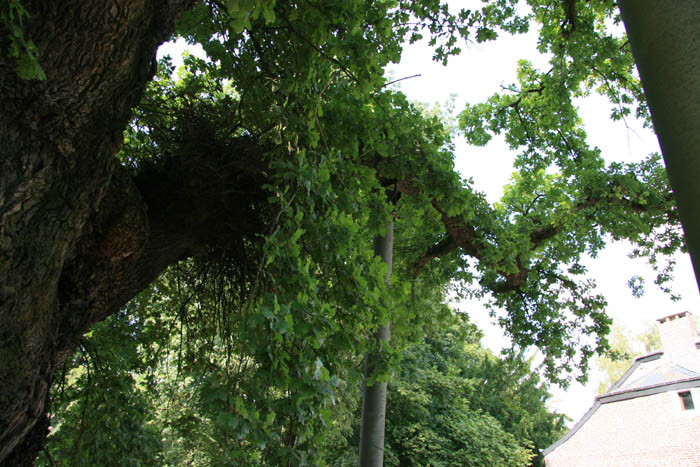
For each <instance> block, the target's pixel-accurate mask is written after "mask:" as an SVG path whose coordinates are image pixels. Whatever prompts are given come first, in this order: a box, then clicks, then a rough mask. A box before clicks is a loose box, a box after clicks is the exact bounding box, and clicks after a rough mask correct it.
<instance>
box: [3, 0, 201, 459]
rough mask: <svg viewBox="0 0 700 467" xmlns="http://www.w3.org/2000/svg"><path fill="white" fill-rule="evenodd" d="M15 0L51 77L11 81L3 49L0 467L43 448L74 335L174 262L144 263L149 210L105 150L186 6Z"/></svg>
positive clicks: (114, 141) (125, 0) (171, 0)
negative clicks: (55, 386) (52, 390)
mask: <svg viewBox="0 0 700 467" xmlns="http://www.w3.org/2000/svg"><path fill="white" fill-rule="evenodd" d="M22 3H23V4H24V6H25V7H26V9H27V10H28V11H29V13H30V14H31V19H30V21H29V22H28V23H25V26H26V29H25V36H27V37H28V38H30V39H31V40H33V41H34V42H35V43H36V44H37V46H38V48H39V50H40V53H41V55H40V62H41V64H42V66H43V68H44V70H45V72H46V75H47V80H46V81H45V82H37V81H23V80H20V79H18V77H17V75H16V73H15V71H14V67H15V64H14V62H13V60H12V59H10V58H8V57H7V56H6V55H4V51H5V50H6V48H5V47H4V45H5V44H2V45H3V47H2V48H1V49H2V50H3V55H2V56H0V108H1V109H2V112H0V148H2V149H1V150H2V156H1V157H0V322H2V326H1V327H0V381H1V382H2V386H1V387H0V464H3V465H13V466H15V465H29V464H31V463H32V462H33V459H34V458H35V456H36V453H37V450H38V449H39V448H40V447H41V443H42V440H43V438H44V436H45V434H46V431H47V426H48V425H47V422H46V419H45V411H46V404H47V400H48V397H47V393H48V390H49V387H50V384H51V381H52V379H53V376H54V373H55V371H56V369H57V368H58V367H60V365H61V364H62V362H63V361H64V360H65V358H66V357H67V356H68V355H70V354H71V353H72V351H73V350H74V349H75V346H76V344H77V342H78V340H79V339H80V336H81V335H82V334H83V333H84V332H85V331H86V330H87V329H88V328H89V326H90V325H91V324H93V323H94V322H96V321H97V320H100V319H104V318H105V317H106V316H108V315H109V314H110V313H113V312H115V311H116V310H118V309H119V307H120V306H122V305H123V304H124V303H125V301H126V300H128V299H129V298H130V297H131V296H133V295H134V294H135V293H136V292H138V290H139V289H141V288H143V287H144V286H145V284H147V283H148V281H149V280H150V279H152V278H153V277H154V275H155V274H156V273H157V271H154V269H157V268H158V267H162V265H163V263H166V264H167V262H168V261H172V260H173V257H175V256H177V254H178V253H177V252H170V253H169V256H170V258H167V259H163V258H161V259H160V260H159V262H158V264H157V265H149V264H148V263H147V262H146V261H145V260H146V259H147V258H148V256H149V254H151V255H152V254H153V251H154V250H153V248H150V249H149V239H150V238H151V237H150V236H149V232H151V228H150V226H149V218H148V209H147V205H146V203H145V202H144V200H143V199H142V197H141V194H140V192H139V190H138V189H137V187H136V185H135V184H134V182H133V181H132V180H131V178H130V177H129V176H128V175H127V174H126V173H125V172H124V171H123V170H122V169H121V167H120V166H119V164H118V163H117V161H116V160H115V158H114V154H115V153H116V152H117V150H118V149H119V145H120V144H121V141H122V132H123V130H124V128H125V126H126V123H127V121H128V118H129V114H130V110H131V108H132V107H133V106H134V105H136V104H137V103H138V101H139V98H140V96H141V94H142V92H143V88H144V85H145V83H146V82H147V81H148V80H149V79H150V78H151V76H152V74H153V72H154V67H153V63H154V57H155V52H156V49H157V47H158V45H159V44H160V43H161V42H162V41H164V40H165V39H167V37H168V35H169V34H170V33H171V32H172V30H173V28H174V21H175V19H176V18H177V17H178V15H179V14H180V13H181V12H182V11H183V10H184V9H185V8H187V7H188V6H189V5H190V4H191V3H192V0H118V1H111V2H102V1H87V2H86V1H43V0H42V1H38V0H37V1H31V0H23V1H22ZM4 38H5V33H4V32H3V33H2V40H4ZM161 256H163V255H161Z"/></svg>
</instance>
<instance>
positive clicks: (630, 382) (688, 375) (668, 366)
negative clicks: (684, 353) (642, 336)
mask: <svg viewBox="0 0 700 467" xmlns="http://www.w3.org/2000/svg"><path fill="white" fill-rule="evenodd" d="M662 356H663V352H661V351H658V352H652V353H650V354H647V355H642V356H641V357H637V358H636V359H635V360H634V363H633V364H632V366H631V367H630V368H629V369H628V370H627V371H626V372H625V374H624V375H622V377H621V378H620V379H619V380H618V381H617V383H615V384H614V385H613V386H612V387H611V388H610V390H609V391H608V392H606V393H605V394H601V395H599V396H596V398H595V400H594V402H593V406H592V407H591V408H590V409H588V412H586V414H585V415H584V416H583V417H582V418H581V420H579V421H578V422H577V423H576V424H575V425H574V426H573V427H572V428H571V430H569V432H568V433H567V434H566V435H564V436H563V437H562V438H561V439H559V440H558V441H557V442H556V443H554V444H552V445H551V446H550V447H548V448H547V449H545V450H544V452H543V454H544V455H545V456H546V455H547V454H549V453H550V452H552V451H554V450H555V449H556V448H558V447H559V446H561V445H562V444H564V443H565V442H566V441H567V440H568V439H569V438H571V437H572V436H573V435H574V434H575V433H576V432H577V431H578V430H579V429H580V428H581V427H582V426H583V425H584V423H586V422H587V421H588V419H589V418H591V417H592V416H593V414H594V413H595V412H596V411H597V410H598V408H599V407H600V406H601V405H603V404H609V403H611V402H618V401H621V400H627V399H634V398H637V397H645V396H651V395H653V394H658V393H661V392H667V391H678V390H682V389H689V388H695V387H700V373H697V372H695V371H692V370H689V369H687V368H684V367H682V366H681V365H678V364H677V363H674V362H672V361H668V360H665V359H662V358H661V357H662Z"/></svg>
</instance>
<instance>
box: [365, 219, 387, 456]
mask: <svg viewBox="0 0 700 467" xmlns="http://www.w3.org/2000/svg"><path fill="white" fill-rule="evenodd" d="M393 250H394V222H393V221H391V222H390V223H389V226H388V228H387V232H386V235H385V236H384V237H375V239H374V254H375V255H377V256H381V258H382V261H384V262H385V263H386V264H387V265H388V266H389V269H388V272H387V275H386V280H387V282H388V281H389V279H390V278H391V267H392V263H393ZM390 336H391V333H390V323H389V322H387V323H386V324H385V325H383V326H381V327H380V328H379V329H378V330H377V332H376V333H375V336H374V337H375V339H376V348H375V349H374V350H373V351H371V352H368V353H367V356H366V357H365V384H364V391H363V393H362V425H361V428H360V455H359V462H358V464H359V465H360V467H370V466H371V467H381V466H382V465H383V464H384V426H385V421H386V386H387V383H380V382H375V383H374V384H373V385H371V386H368V385H367V381H368V379H369V378H370V377H371V375H372V374H373V373H374V371H375V370H376V368H377V367H378V366H379V364H380V363H381V361H382V358H383V353H382V347H383V346H384V345H386V344H388V343H389V338H390Z"/></svg>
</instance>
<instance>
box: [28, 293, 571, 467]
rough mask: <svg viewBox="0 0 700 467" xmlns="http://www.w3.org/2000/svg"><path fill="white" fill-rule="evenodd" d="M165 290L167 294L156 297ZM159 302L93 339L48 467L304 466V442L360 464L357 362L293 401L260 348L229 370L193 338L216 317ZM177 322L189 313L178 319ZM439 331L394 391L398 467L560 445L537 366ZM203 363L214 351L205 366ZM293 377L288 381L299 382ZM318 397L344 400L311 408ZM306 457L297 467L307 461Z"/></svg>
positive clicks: (479, 460) (405, 365) (453, 329)
mask: <svg viewBox="0 0 700 467" xmlns="http://www.w3.org/2000/svg"><path fill="white" fill-rule="evenodd" d="M167 287H168V285H167V283H166V282H165V281H159V283H158V284H157V288H158V293H163V292H165V291H166V289H167ZM154 292H155V290H153V291H149V292H146V293H144V294H142V295H141V296H140V297H139V298H138V299H137V300H134V301H133V302H132V303H131V304H130V306H129V307H128V308H127V309H126V310H125V311H124V312H123V313H120V314H119V315H116V316H113V317H111V318H110V319H108V320H107V321H105V322H103V323H101V324H100V325H98V326H97V327H96V328H95V329H94V330H93V331H92V332H91V333H90V335H88V336H86V338H85V340H84V343H83V345H82V347H81V351H80V352H79V353H77V354H76V356H75V358H74V359H73V360H72V362H71V363H70V364H69V365H68V366H67V367H66V374H65V375H64V376H63V379H62V384H61V385H60V386H57V387H56V388H55V394H54V407H53V412H54V413H53V415H52V417H53V429H52V434H51V436H50V438H49V443H48V446H47V450H46V452H45V453H44V454H43V456H42V457H40V459H39V461H40V464H41V465H48V463H49V461H48V459H49V458H50V459H51V460H52V462H54V463H55V464H60V465H64V464H65V465H109V464H110V463H111V461H112V460H113V459H116V458H119V459H120V463H121V464H120V465H202V466H204V465H241V464H244V465H246V464H264V465H279V464H280V463H283V462H284V461H285V460H288V459H290V458H294V456H293V455H292V454H291V452H290V447H292V446H293V444H294V443H299V442H300V441H299V440H298V438H299V437H302V436H306V437H309V438H310V439H312V440H313V442H306V443H304V444H305V445H307V446H308V447H310V448H312V449H314V450H317V452H312V453H306V454H307V456H310V455H313V456H314V459H315V460H314V463H315V464H318V463H323V462H327V463H328V465H353V464H355V463H356V462H357V461H356V458H357V437H358V436H359V433H358V430H359V407H360V405H361V403H360V402H361V401H360V400H359V398H360V394H361V391H360V385H359V381H361V374H360V373H359V370H358V369H353V366H355V365H353V362H352V358H350V357H351V356H352V355H351V354H348V357H349V358H348V361H347V366H346V368H345V369H338V370H335V371H334V373H335V374H336V376H333V377H329V371H328V369H326V367H324V366H322V365H321V364H317V366H316V367H315V368H312V369H308V376H306V377H303V376H302V377H301V378H299V377H297V378H296V379H297V380H299V381H296V382H295V384H294V387H293V388H292V387H291V385H288V387H289V389H288V390H286V391H285V390H282V387H283V383H280V382H279V378H280V373H281V372H280V370H279V369H274V370H273V371H267V370H266V368H265V366H266V365H267V363H266V361H265V358H264V357H261V356H260V355H256V356H255V358H254V359H253V358H251V356H249V355H246V356H245V357H243V356H242V355H244V354H245V353H246V350H245V347H246V346H245V344H248V345H250V344H253V343H255V342H256V341H257V340H259V339H254V338H252V337H251V336H248V337H247V338H245V340H244V341H243V342H238V343H233V342H232V343H230V345H233V346H234V347H235V350H234V351H235V352H236V353H237V355H236V356H235V357H234V358H232V359H231V360H229V361H226V358H223V356H228V355H230V354H228V353H227V352H230V351H231V350H230V349H229V350H227V349H226V348H225V347H226V346H225V345H224V344H223V342H222V341H220V340H219V341H218V342H217V339H214V341H213V342H211V341H210V342H207V338H206V336H205V335H204V334H202V330H201V329H197V328H199V327H200V326H196V325H193V324H191V323H190V324H188V321H189V320H190V319H192V317H193V316H196V315H199V316H198V319H202V320H213V319H215V318H216V317H215V316H212V315H209V314H207V313H206V311H204V309H205V308H201V309H198V308H199V306H200V305H202V306H204V305H209V306H212V305H213V304H212V303H206V304H200V305H197V304H195V303H189V304H187V303H185V302H180V303H176V302H175V301H163V300H159V299H157V298H156V294H154ZM172 295H173V296H179V295H178V294H177V293H172ZM181 298H183V297H181ZM172 308H178V309H179V310H180V313H179V314H177V315H176V316H174V317H169V316H168V315H169V310H170V309H172ZM185 311H187V314H185ZM444 312H446V310H444ZM200 313H201V315H200ZM426 313H431V314H432V315H435V314H436V311H435V310H434V311H433V312H430V310H426ZM437 314H438V315H440V314H441V313H437ZM441 322H442V325H441V326H440V327H439V328H437V327H436V328H435V329H433V330H431V331H430V333H429V335H427V336H426V337H425V338H424V339H423V340H422V342H420V343H417V344H413V345H411V346H409V347H408V348H406V349H405V350H404V351H402V359H401V363H400V365H399V367H398V370H397V372H396V374H395V376H394V377H393V378H392V380H391V384H390V389H389V411H388V414H387V447H386V464H387V465H475V466H477V465H483V466H490V465H512V466H516V465H530V463H529V459H530V457H531V456H533V455H535V453H537V452H538V451H539V450H540V449H542V448H544V447H547V446H548V445H549V444H551V443H552V442H553V441H555V440H556V439H557V437H558V436H559V435H560V434H561V429H562V422H563V420H562V418H563V417H562V416H561V415H556V414H552V413H550V412H549V411H548V410H547V408H546V405H545V404H546V401H547V399H548V397H549V394H548V393H547V391H546V388H545V387H544V385H543V384H542V383H541V382H540V380H539V377H538V376H537V374H536V373H533V372H531V371H530V366H529V363H528V362H525V361H523V360H521V359H520V358H513V359H508V360H499V359H497V358H496V357H494V356H493V355H492V354H491V353H490V352H489V351H487V350H484V349H483V348H481V347H480V344H479V341H480V337H481V336H480V333H479V332H478V331H477V330H476V328H475V327H474V326H473V325H471V324H469V323H468V322H467V321H466V317H465V316H460V315H455V316H450V315H449V314H448V315H445V314H444V313H443V318H442V319H441ZM274 326H275V325H274V324H271V326H270V327H274ZM257 331H258V332H268V333H270V334H271V335H277V336H279V335H284V334H283V333H282V334H277V333H275V332H274V331H269V330H264V329H258V330H257ZM202 349H209V351H208V352H206V353H204V352H202V354H201V355H198V350H199V351H200V352H201V351H202ZM264 350H265V351H266V350H267V349H264ZM306 352H308V349H307V350H306ZM214 355H219V356H221V357H222V358H218V359H216V358H213V356H214ZM336 360H337V359H336ZM253 362H256V363H257V364H256V365H253ZM289 363H290V364H289V367H288V368H287V371H290V372H292V373H297V372H300V368H298V367H296V365H294V364H293V362H289ZM356 363H357V362H355V364H356ZM337 375H342V379H341V378H339V377H338V376H337ZM319 393H321V394H324V393H325V394H332V395H333V396H332V397H330V398H329V400H326V401H323V402H322V401H319V400H316V401H315V400H313V398H314V397H317V394H319ZM306 398H308V399H309V400H305V399H306ZM319 402H321V403H320V404H319ZM324 402H325V403H324ZM319 407H320V414H314V413H313V410H314V408H316V409H318V408H319ZM318 415H320V417H321V419H322V422H321V425H316V424H315V422H314V418H315V417H317V416H318ZM292 438H295V439H294V440H292ZM300 456H301V457H300V458H298V459H297V462H300V463H304V462H308V461H309V459H308V458H305V456H304V453H301V454H300ZM316 456H319V457H316ZM536 459H537V458H536ZM537 461H538V462H541V459H537ZM535 465H540V464H539V463H537V464H535Z"/></svg>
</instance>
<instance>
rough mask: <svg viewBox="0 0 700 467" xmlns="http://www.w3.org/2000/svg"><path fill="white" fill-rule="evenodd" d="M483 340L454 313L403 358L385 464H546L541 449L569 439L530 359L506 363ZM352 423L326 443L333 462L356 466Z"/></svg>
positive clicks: (392, 388)
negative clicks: (338, 435) (485, 347)
mask: <svg viewBox="0 0 700 467" xmlns="http://www.w3.org/2000/svg"><path fill="white" fill-rule="evenodd" d="M480 339H481V334H480V332H479V331H477V329H476V327H475V326H474V325H472V324H470V323H469V322H468V320H467V319H466V317H465V316H461V315H456V316H452V317H451V318H448V319H447V322H445V323H444V325H443V326H441V327H440V328H436V329H434V330H433V331H431V332H429V333H427V334H426V336H425V338H424V339H423V340H422V342H419V343H415V344H412V345H410V346H409V347H408V348H407V349H406V350H405V351H404V352H403V353H402V360H401V363H400V365H399V368H398V370H397V374H396V375H395V376H394V377H393V378H392V380H391V383H390V385H389V391H388V401H389V402H388V411H387V434H386V453H385V463H386V465H475V466H476V465H484V466H487V465H544V460H543V459H542V457H541V455H539V450H540V449H544V448H546V447H547V446H549V445H550V444H551V443H553V442H554V441H556V440H557V439H558V438H559V436H560V435H561V434H563V431H564V417H563V415H560V414H555V413H552V412H550V411H549V410H548V409H547V406H546V403H547V400H548V399H549V397H550V395H549V393H548V392H547V389H546V386H545V385H544V384H543V383H542V382H541V381H540V380H539V376H538V375H537V373H536V372H533V371H532V370H531V369H530V365H529V363H528V362H526V361H523V360H522V359H521V358H519V357H517V356H515V357H512V358H509V359H506V360H500V359H498V358H497V357H495V356H494V355H493V354H491V353H490V352H489V351H488V350H485V349H484V348H482V347H481V346H480ZM355 398H357V395H356V396H355ZM348 406H349V407H350V408H352V407H356V406H357V404H356V403H354V404H352V403H351V404H349V405H348ZM355 410H357V409H355ZM353 426H354V430H353V432H352V434H351V433H350V432H346V431H344V432H346V433H347V434H346V435H344V436H341V437H330V438H329V439H328V440H327V442H326V446H327V447H326V453H325V457H326V460H327V461H328V462H329V465H353V464H354V463H357V460H356V457H355V453H354V451H353V447H354V443H355V441H354V440H355V439H357V435H358V424H357V421H355V422H354V423H353ZM336 428H339V427H336Z"/></svg>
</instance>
